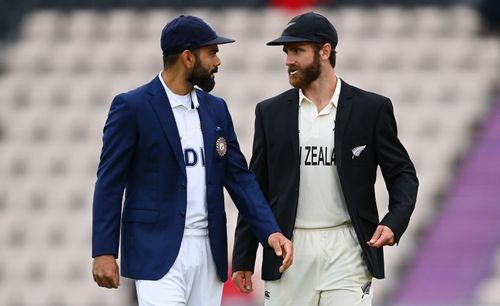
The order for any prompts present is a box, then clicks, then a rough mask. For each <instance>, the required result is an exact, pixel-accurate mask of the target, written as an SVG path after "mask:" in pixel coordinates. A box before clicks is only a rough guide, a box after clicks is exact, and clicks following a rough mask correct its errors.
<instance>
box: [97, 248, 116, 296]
mask: <svg viewBox="0 0 500 306" xmlns="http://www.w3.org/2000/svg"><path fill="white" fill-rule="evenodd" d="M92 275H93V276H94V281H95V282H96V283H97V285H99V287H106V288H115V289H116V288H118V286H120V272H119V269H118V264H117V263H116V259H115V257H114V256H113V255H102V256H97V257H96V258H94V262H93V263H92Z"/></svg>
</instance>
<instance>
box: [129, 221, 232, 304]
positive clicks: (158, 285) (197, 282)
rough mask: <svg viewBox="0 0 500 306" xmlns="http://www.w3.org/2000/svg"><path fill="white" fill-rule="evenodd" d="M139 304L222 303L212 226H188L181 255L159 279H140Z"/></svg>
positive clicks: (137, 286) (136, 282)
mask: <svg viewBox="0 0 500 306" xmlns="http://www.w3.org/2000/svg"><path fill="white" fill-rule="evenodd" d="M135 286H136V290H137V299H138V302H139V306H181V305H182V306H218V305H220V304H221V299H222V288H223V283H222V282H221V281H220V279H219V277H218V276H217V271H216V268H215V263H214V260H213V258H212V252H211V250H210V244H209V240H208V230H194V229H185V230H184V237H183V238H182V243H181V248H180V250H179V254H178V255H177V259H176V260H175V262H174V264H173V266H172V267H171V268H170V270H169V271H168V273H167V274H166V275H165V276H163V277H162V278H161V279H159V280H157V281H150V280H136V281H135Z"/></svg>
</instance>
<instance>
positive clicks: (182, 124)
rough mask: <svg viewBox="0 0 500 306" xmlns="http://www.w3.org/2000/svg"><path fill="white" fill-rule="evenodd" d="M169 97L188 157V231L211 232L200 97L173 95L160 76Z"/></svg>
mask: <svg viewBox="0 0 500 306" xmlns="http://www.w3.org/2000/svg"><path fill="white" fill-rule="evenodd" d="M158 77H159V78H160V81H161V84H162V85H163V88H164V89H165V92H166V93H167V97H168V101H169V102H170V106H171V107H172V112H173V113H174V117H175V123H176V125H177V130H178V131H179V137H180V140H181V145H182V153H183V154H184V164H185V165H186V174H187V208H186V223H185V228H196V229H202V228H208V213H207V197H206V188H207V186H206V177H205V152H204V150H205V149H204V147H203V133H202V132H201V123H200V117H199V115H198V107H199V106H200V105H199V103H198V97H197V96H196V91H195V90H194V89H193V90H192V91H191V92H190V93H189V94H187V95H185V96H180V95H177V94H175V93H173V92H172V91H171V90H170V88H168V86H167V85H166V84H165V82H163V79H162V77H161V72H160V74H159V76H158Z"/></svg>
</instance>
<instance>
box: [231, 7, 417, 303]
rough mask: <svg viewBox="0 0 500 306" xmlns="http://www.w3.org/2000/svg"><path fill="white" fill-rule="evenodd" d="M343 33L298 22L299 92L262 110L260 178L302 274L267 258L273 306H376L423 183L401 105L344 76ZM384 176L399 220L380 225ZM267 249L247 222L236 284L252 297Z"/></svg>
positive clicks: (291, 30)
mask: <svg viewBox="0 0 500 306" xmlns="http://www.w3.org/2000/svg"><path fill="white" fill-rule="evenodd" d="M337 41H338V37H337V32H336V30H335V28H334V27H333V25H332V24H331V23H330V22H329V21H328V20H327V19H326V18H325V17H324V16H322V15H320V14H316V13H313V12H309V13H305V14H302V15H299V16H296V17H294V18H293V19H292V20H291V21H290V22H289V23H288V25H287V26H286V28H285V30H284V31H283V33H282V35H281V37H279V38H278V39H275V40H273V41H271V42H269V43H268V45H280V46H281V45H282V46H283V51H284V52H285V53H286V66H287V67H288V76H289V82H290V84H291V85H292V86H293V87H294V88H293V89H290V90H288V91H285V92H283V93H281V94H279V95H277V96H275V97H272V98H270V99H267V100H265V101H263V102H260V103H259V104H257V107H256V109H255V116H256V118H255V134H254V143H253V155H252V160H251V162H250V168H251V170H252V171H254V173H255V174H256V176H257V179H258V181H259V184H260V186H261V188H262V190H263V192H264V195H265V196H266V198H267V200H268V202H269V205H270V206H271V209H272V211H273V213H274V215H275V217H276V219H277V220H278V224H279V225H280V227H281V229H282V230H283V233H284V234H285V236H287V237H288V238H290V239H292V238H293V243H294V249H295V254H294V265H293V266H292V267H291V268H290V269H289V270H287V271H286V272H284V273H280V272H277V271H276V266H277V265H279V260H278V258H277V257H276V256H274V255H273V254H272V253H271V252H269V251H268V250H265V249H264V251H263V263H262V279H263V280H265V293H264V299H265V305H266V306H292V305H293V306H318V305H321V306H327V305H371V303H372V288H371V281H372V277H375V278H383V277H384V263H383V253H382V247H383V246H389V245H394V244H395V243H397V242H398V241H399V240H400V238H401V236H402V234H403V233H404V231H405V229H406V228H407V226H408V223H409V220H410V216H411V214H412V212H413V209H414V206H415V201H416V195H417V189H418V180H417V177H416V173H415V168H414V166H413V164H412V162H411V161H410V158H409V156H408V153H407V152H406V150H405V148H404V147H403V145H402V144H401V142H400V141H399V139H398V137H397V129H396V121H395V118H394V114H393V108H392V104H391V101H390V100H389V99H388V98H386V97H383V96H380V95H377V94H374V93H371V92H367V91H364V90H361V89H359V88H356V87H354V86H351V85H349V84H347V83H346V82H344V81H343V80H341V79H340V78H339V77H338V76H337V74H336V72H335V62H336V50H335V48H336V46H337ZM378 166H380V168H381V170H382V174H383V176H384V181H385V184H386V186H387V190H388V192H389V203H388V205H389V212H388V213H387V214H386V215H385V216H384V217H383V218H382V220H381V221H379V220H380V219H379V215H378V211H377V205H376V203H375V191H374V184H375V179H376V175H377V167H378ZM256 249H257V240H256V237H255V235H254V234H253V233H252V231H251V229H250V227H249V226H248V223H246V221H245V220H244V219H242V218H239V219H238V225H237V228H236V233H235V245H234V249H233V262H232V264H233V281H234V283H235V285H236V286H237V287H238V288H239V289H240V291H241V292H245V293H248V292H251V291H252V290H253V285H252V273H253V271H254V265H255V253H256Z"/></svg>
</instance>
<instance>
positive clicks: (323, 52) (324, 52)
mask: <svg viewBox="0 0 500 306" xmlns="http://www.w3.org/2000/svg"><path fill="white" fill-rule="evenodd" d="M331 53H332V45H330V44H329V43H326V44H324V45H323V47H321V49H320V50H319V56H320V57H321V59H323V60H328V59H329V58H330V54H331Z"/></svg>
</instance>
